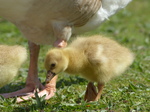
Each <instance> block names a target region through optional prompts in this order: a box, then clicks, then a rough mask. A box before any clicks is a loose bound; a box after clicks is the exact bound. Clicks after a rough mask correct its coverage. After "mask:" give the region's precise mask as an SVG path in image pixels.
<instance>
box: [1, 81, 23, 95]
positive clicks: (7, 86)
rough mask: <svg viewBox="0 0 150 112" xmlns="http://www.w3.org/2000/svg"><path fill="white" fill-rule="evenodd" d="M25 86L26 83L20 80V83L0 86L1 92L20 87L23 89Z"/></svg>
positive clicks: (12, 90)
mask: <svg viewBox="0 0 150 112" xmlns="http://www.w3.org/2000/svg"><path fill="white" fill-rule="evenodd" d="M24 86H25V83H23V82H19V83H15V84H14V83H10V84H8V85H6V86H4V87H2V88H0V93H6V92H14V91H17V90H19V89H22V88H23V87H24Z"/></svg>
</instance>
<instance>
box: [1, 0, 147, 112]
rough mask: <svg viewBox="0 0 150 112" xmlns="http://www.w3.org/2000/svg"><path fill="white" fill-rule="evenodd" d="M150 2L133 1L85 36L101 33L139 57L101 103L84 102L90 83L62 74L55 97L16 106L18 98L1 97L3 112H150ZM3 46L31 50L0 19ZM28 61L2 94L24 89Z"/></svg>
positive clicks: (110, 86)
mask: <svg viewBox="0 0 150 112" xmlns="http://www.w3.org/2000/svg"><path fill="white" fill-rule="evenodd" d="M149 7H150V2H149V0H134V1H133V2H131V3H130V4H129V5H128V6H127V7H126V8H125V9H124V10H121V11H119V12H118V13H117V14H115V15H114V16H112V17H111V18H110V20H109V21H106V22H104V23H103V24H102V26H101V27H99V28H98V29H96V30H94V31H91V32H88V33H86V34H84V35H86V36H89V35H94V34H102V35H106V36H109V37H111V38H113V39H115V40H117V41H118V42H119V43H121V44H123V45H125V46H127V47H128V48H130V49H131V50H132V51H133V52H134V53H135V55H136V59H135V61H134V63H133V65H132V66H131V67H130V69H129V70H127V71H126V72H125V73H124V74H123V75H122V76H120V77H118V78H116V79H114V80H112V81H110V82H109V83H107V84H106V86H105V88H104V91H103V94H102V97H101V99H100V100H99V101H98V102H92V103H86V102H84V101H83V98H84V92H85V88H86V85H87V83H88V81H86V80H84V79H82V78H81V77H78V76H69V75H68V74H65V73H62V74H61V75H60V77H59V79H58V81H57V92H56V95H55V97H53V98H51V99H50V100H48V101H45V100H43V98H39V97H38V96H37V97H36V99H32V100H31V101H28V102H24V103H19V104H18V103H16V99H15V98H10V99H4V98H0V112H21V111H22V112H78V111H80V112H149V111H150V19H149V18H150V15H149V13H150V12H149V9H150V8H149ZM0 44H9V45H15V44H19V45H22V46H24V47H26V48H28V44H27V40H26V39H25V38H22V35H21V33H20V31H19V30H18V29H17V28H16V27H15V26H14V25H13V24H11V23H9V22H7V21H4V20H3V19H0ZM49 48H50V46H41V52H40V57H39V69H38V70H39V77H40V79H41V81H42V82H44V80H45V74H46V71H45V70H44V66H43V61H44V57H45V54H46V52H47V50H48V49H49ZM28 63H29V59H28V61H27V62H26V63H25V64H24V65H23V66H22V68H21V70H20V72H19V76H18V77H17V78H16V79H15V80H14V82H12V83H11V84H8V85H6V86H5V87H3V88H1V89H0V93H3V92H11V91H15V90H18V89H20V88H23V87H24V86H25V80H26V76H27V72H28Z"/></svg>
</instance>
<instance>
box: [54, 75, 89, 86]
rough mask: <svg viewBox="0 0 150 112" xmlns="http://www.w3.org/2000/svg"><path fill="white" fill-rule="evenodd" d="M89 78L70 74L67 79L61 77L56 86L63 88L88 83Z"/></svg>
mask: <svg viewBox="0 0 150 112" xmlns="http://www.w3.org/2000/svg"><path fill="white" fill-rule="evenodd" d="M87 82H88V81H87V80H85V79H83V78H80V77H78V76H69V77H68V78H67V79H66V78H65V79H60V80H59V81H58V82H57V87H56V88H63V87H64V86H71V85H72V84H79V85H85V84H87Z"/></svg>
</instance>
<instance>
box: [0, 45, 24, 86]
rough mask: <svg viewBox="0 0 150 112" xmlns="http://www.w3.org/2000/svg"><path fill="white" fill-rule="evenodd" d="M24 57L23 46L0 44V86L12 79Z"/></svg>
mask: <svg viewBox="0 0 150 112" xmlns="http://www.w3.org/2000/svg"><path fill="white" fill-rule="evenodd" d="M26 58H27V52H26V49H25V48H24V47H21V46H17V45H15V46H7V45H0V88H1V87H3V86H4V85H6V84H8V83H10V82H11V81H12V80H13V79H14V77H15V76H16V75H17V73H18V70H19V68H20V66H21V65H22V64H23V62H25V60H26Z"/></svg>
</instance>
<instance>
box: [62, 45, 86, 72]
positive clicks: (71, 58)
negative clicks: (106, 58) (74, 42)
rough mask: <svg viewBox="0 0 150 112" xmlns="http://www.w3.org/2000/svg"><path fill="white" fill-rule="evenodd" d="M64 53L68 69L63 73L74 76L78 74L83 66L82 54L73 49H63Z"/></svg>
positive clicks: (83, 57) (83, 58)
mask: <svg viewBox="0 0 150 112" xmlns="http://www.w3.org/2000/svg"><path fill="white" fill-rule="evenodd" d="M64 52H65V54H66V57H67V58H68V67H67V69H66V70H65V72H68V73H71V74H76V73H79V72H80V70H81V69H82V67H83V66H84V61H85V56H84V53H83V52H81V51H80V50H77V49H75V48H65V49H64Z"/></svg>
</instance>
